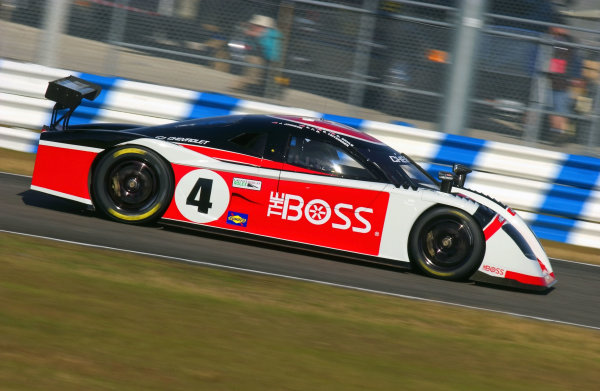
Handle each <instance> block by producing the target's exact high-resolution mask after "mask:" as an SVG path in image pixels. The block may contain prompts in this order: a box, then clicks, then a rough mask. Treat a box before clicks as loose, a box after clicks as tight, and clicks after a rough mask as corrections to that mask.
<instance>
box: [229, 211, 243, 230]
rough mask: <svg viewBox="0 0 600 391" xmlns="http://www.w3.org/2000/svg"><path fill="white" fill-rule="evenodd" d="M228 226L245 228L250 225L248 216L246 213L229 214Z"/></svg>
mask: <svg viewBox="0 0 600 391" xmlns="http://www.w3.org/2000/svg"><path fill="white" fill-rule="evenodd" d="M227 224H231V225H237V226H239V227H245V226H246V225H247V224H248V215H247V214H245V213H238V212H232V211H228V212H227Z"/></svg>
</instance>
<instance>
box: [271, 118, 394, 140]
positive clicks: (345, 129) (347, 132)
mask: <svg viewBox="0 0 600 391" xmlns="http://www.w3.org/2000/svg"><path fill="white" fill-rule="evenodd" d="M273 117H275V118H281V119H285V120H287V121H293V122H296V123H298V124H302V125H307V126H312V127H316V128H321V129H326V130H328V131H330V132H333V133H336V134H339V135H343V136H345V137H350V138H354V139H358V140H362V141H367V142H370V143H376V144H383V143H382V142H381V141H379V140H377V139H376V138H375V137H373V136H371V135H369V134H367V133H364V132H361V131H360V130H357V129H355V128H352V127H350V126H347V125H344V124H340V123H338V122H333V121H328V120H324V119H317V118H310V117H297V116H291V115H289V116H288V115H282V116H273Z"/></svg>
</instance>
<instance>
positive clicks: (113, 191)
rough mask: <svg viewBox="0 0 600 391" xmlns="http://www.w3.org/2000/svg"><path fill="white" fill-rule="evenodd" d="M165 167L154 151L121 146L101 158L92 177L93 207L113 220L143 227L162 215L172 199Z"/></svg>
mask: <svg viewBox="0 0 600 391" xmlns="http://www.w3.org/2000/svg"><path fill="white" fill-rule="evenodd" d="M173 188H174V179H173V174H172V172H171V170H170V168H169V166H168V164H167V163H166V162H165V161H164V160H163V159H162V158H161V157H160V156H158V155H157V154H156V153H155V152H152V151H150V150H148V149H146V148H142V147H138V146H124V147H120V148H117V149H114V150H112V151H109V153H108V154H106V155H105V156H103V157H102V158H101V160H100V161H99V163H98V165H97V167H96V169H95V170H94V175H93V178H92V197H93V200H94V205H95V206H96V207H97V208H98V209H99V210H100V211H101V212H102V213H104V214H106V215H107V216H108V217H110V218H111V219H113V220H116V221H120V222H124V223H129V224H143V223H149V222H152V221H155V220H156V219H158V218H159V217H160V216H162V214H163V213H164V212H165V210H166V209H167V207H168V206H169V202H170V201H171V198H172V197H173Z"/></svg>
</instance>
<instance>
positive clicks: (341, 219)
mask: <svg viewBox="0 0 600 391" xmlns="http://www.w3.org/2000/svg"><path fill="white" fill-rule="evenodd" d="M369 214H373V209H372V208H365V207H362V206H359V207H356V208H355V207H354V205H352V204H346V203H338V204H336V205H333V207H332V205H329V203H328V202H327V201H325V200H321V199H314V200H310V201H308V202H305V200H304V198H302V197H301V196H299V195H295V194H284V193H281V194H279V193H277V192H271V194H270V197H269V207H268V209H267V217H271V216H280V218H281V219H282V220H287V221H299V220H300V219H305V220H307V221H308V222H309V223H311V224H313V225H325V224H328V223H329V224H328V225H329V226H331V227H332V228H335V229H339V230H348V229H351V230H352V231H353V232H358V233H365V234H366V233H368V232H370V231H371V222H370V221H369V220H368V219H367V217H366V216H365V215H369Z"/></svg>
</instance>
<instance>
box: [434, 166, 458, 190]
mask: <svg viewBox="0 0 600 391" xmlns="http://www.w3.org/2000/svg"><path fill="white" fill-rule="evenodd" d="M438 179H439V180H440V181H442V184H441V186H440V191H441V192H444V193H450V191H452V184H453V183H454V179H456V177H455V175H454V174H453V173H451V172H449V171H440V172H439V173H438Z"/></svg>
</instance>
